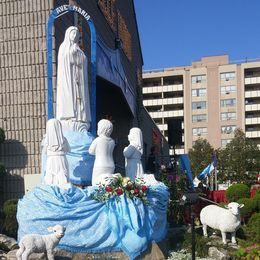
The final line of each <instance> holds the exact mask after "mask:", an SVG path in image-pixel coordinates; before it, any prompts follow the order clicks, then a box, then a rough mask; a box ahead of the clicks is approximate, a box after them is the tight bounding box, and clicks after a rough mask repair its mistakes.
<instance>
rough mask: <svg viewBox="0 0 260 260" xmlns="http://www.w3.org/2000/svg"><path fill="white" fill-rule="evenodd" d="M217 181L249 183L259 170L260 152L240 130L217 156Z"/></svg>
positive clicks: (253, 179)
mask: <svg viewBox="0 0 260 260" xmlns="http://www.w3.org/2000/svg"><path fill="white" fill-rule="evenodd" d="M218 166H219V167H218V170H219V174H218V177H219V180H222V181H226V180H230V181H231V182H243V183H250V182H252V181H255V180H256V176H257V174H258V171H259V169H260V150H259V148H258V147H257V145H256V144H255V143H254V142H253V141H252V140H250V139H248V138H246V135H245V133H244V132H243V131H242V130H241V129H236V131H235V136H234V138H233V139H232V140H231V142H230V143H229V144H227V146H226V148H225V149H222V150H220V154H219V165H218Z"/></svg>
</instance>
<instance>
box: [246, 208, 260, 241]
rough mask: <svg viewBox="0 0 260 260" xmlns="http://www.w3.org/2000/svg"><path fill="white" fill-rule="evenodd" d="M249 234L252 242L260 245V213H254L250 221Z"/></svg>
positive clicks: (248, 225) (248, 224)
mask: <svg viewBox="0 0 260 260" xmlns="http://www.w3.org/2000/svg"><path fill="white" fill-rule="evenodd" d="M247 233H248V236H247V237H248V238H250V240H251V241H253V242H256V243H260V213H254V214H253V215H252V216H251V218H250V219H249V220H248V223H247Z"/></svg>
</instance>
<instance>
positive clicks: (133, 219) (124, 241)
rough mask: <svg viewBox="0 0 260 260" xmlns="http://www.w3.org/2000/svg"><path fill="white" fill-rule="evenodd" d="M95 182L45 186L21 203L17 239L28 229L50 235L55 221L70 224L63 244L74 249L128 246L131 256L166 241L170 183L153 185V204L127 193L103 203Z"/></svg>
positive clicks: (150, 196) (121, 248) (106, 249)
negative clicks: (95, 196) (80, 185)
mask: <svg viewBox="0 0 260 260" xmlns="http://www.w3.org/2000/svg"><path fill="white" fill-rule="evenodd" d="M95 188H96V187H88V188H86V189H84V190H82V189H79V188H76V187H73V188H71V189H69V190H62V189H60V188H58V187H54V186H47V185H40V186H37V187H36V188H35V189H34V190H33V191H31V192H29V193H27V194H26V195H25V196H24V197H23V199H21V200H20V201H19V203H18V211H17V220H18V223H19V229H18V240H20V239H21V238H22V237H23V236H24V235H26V234H32V233H37V234H47V233H48V231H47V228H48V227H49V226H54V225H56V224H61V225H63V226H65V227H66V232H65V236H64V237H63V238H62V239H61V240H60V243H59V245H58V247H59V248H61V249H65V250H68V251H71V252H89V253H97V252H112V251H124V252H125V253H126V254H127V255H128V256H129V257H130V258H131V259H134V258H135V257H136V256H138V255H139V254H140V253H141V252H143V251H144V250H145V249H146V247H147V244H148V243H149V242H150V241H156V242H158V241H161V240H162V239H164V237H165V235H166V231H167V220H166V211H167V202H168V198H169V193H168V191H167V187H166V186H165V185H164V184H162V183H159V184H158V185H156V186H153V187H150V190H149V192H148V199H149V202H150V204H149V205H148V206H144V205H143V203H142V202H141V201H140V200H139V199H136V200H131V199H129V198H127V197H126V196H125V195H121V196H120V198H121V199H120V201H119V202H117V201H116V200H115V199H110V200H109V201H108V202H107V203H100V202H97V201H96V200H93V199H91V193H93V192H94V190H95Z"/></svg>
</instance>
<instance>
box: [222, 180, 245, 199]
mask: <svg viewBox="0 0 260 260" xmlns="http://www.w3.org/2000/svg"><path fill="white" fill-rule="evenodd" d="M249 196H250V194H249V187H248V186H247V185H246V184H243V183H238V184H233V185H231V186H230V187H229V188H228V189H227V190H226V198H227V199H228V200H229V201H230V202H234V201H237V200H239V199H241V198H249Z"/></svg>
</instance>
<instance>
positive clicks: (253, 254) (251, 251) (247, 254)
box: [232, 245, 260, 260]
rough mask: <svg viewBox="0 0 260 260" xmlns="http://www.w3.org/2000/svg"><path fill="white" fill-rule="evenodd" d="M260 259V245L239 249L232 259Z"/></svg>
mask: <svg viewBox="0 0 260 260" xmlns="http://www.w3.org/2000/svg"><path fill="white" fill-rule="evenodd" d="M259 257H260V246H259V245H252V246H249V247H246V248H244V247H240V248H239V249H237V250H236V251H235V252H234V253H233V255H232V259H234V260H235V259H240V260H250V259H252V260H253V259H256V260H257V259H259Z"/></svg>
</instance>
